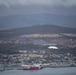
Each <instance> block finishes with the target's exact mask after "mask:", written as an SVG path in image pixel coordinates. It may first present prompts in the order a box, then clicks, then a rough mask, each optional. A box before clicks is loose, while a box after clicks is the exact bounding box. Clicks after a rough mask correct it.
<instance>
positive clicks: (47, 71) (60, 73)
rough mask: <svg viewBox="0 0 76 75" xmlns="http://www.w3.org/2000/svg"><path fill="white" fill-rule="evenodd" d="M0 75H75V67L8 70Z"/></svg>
mask: <svg viewBox="0 0 76 75" xmlns="http://www.w3.org/2000/svg"><path fill="white" fill-rule="evenodd" d="M0 75H76V67H71V68H70V67H68V68H44V69H41V70H32V71H30V70H28V71H27V70H24V71H23V70H9V71H1V72H0Z"/></svg>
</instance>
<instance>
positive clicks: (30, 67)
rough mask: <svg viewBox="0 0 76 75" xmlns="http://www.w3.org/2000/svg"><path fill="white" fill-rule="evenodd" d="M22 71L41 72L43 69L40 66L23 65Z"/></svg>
mask: <svg viewBox="0 0 76 75" xmlns="http://www.w3.org/2000/svg"><path fill="white" fill-rule="evenodd" d="M23 66H24V67H23V68H22V70H39V69H42V67H41V66H40V65H23Z"/></svg>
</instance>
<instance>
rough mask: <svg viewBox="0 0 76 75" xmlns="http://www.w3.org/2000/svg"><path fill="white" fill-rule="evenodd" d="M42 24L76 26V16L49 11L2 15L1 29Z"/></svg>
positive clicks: (0, 20)
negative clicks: (50, 12) (49, 12)
mask: <svg viewBox="0 0 76 75" xmlns="http://www.w3.org/2000/svg"><path fill="white" fill-rule="evenodd" d="M40 24H41V25H44V24H49V25H51V24H53V25H60V26H64V27H73V28H76V16H74V15H71V16H70V15H54V14H48V13H40V14H19V15H8V16H0V29H10V28H18V27H28V26H32V25H40Z"/></svg>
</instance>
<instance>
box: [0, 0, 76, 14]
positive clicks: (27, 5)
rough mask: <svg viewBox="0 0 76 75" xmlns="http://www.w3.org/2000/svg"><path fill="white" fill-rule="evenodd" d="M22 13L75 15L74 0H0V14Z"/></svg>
mask: <svg viewBox="0 0 76 75" xmlns="http://www.w3.org/2000/svg"><path fill="white" fill-rule="evenodd" d="M22 13H24V14H26V13H51V14H64V15H76V0H0V15H9V14H22Z"/></svg>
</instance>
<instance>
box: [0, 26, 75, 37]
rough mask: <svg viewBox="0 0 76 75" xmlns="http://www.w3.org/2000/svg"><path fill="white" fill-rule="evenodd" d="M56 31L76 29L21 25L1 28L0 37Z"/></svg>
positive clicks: (67, 31)
mask: <svg viewBox="0 0 76 75" xmlns="http://www.w3.org/2000/svg"><path fill="white" fill-rule="evenodd" d="M56 33H58V34H59V33H76V29H74V28H67V27H62V26H57V25H36V26H30V27H21V28H15V29H9V30H1V31H0V37H6V36H7V37H9V36H11V37H12V36H19V35H23V34H56Z"/></svg>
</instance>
